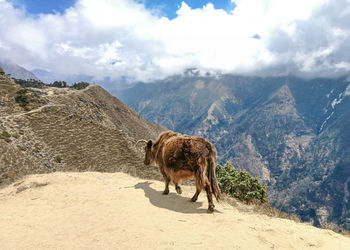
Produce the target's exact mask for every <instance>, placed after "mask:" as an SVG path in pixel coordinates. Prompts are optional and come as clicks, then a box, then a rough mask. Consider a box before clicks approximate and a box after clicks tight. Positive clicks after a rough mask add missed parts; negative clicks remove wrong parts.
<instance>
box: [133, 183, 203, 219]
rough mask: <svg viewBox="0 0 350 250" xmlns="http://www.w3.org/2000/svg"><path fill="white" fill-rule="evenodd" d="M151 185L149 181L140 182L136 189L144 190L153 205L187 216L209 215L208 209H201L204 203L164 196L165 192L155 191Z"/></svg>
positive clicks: (170, 194) (186, 198)
mask: <svg viewBox="0 0 350 250" xmlns="http://www.w3.org/2000/svg"><path fill="white" fill-rule="evenodd" d="M151 184H152V182H149V181H145V182H140V183H138V184H136V185H135V189H143V191H144V192H145V196H146V197H147V198H148V199H149V201H150V202H151V204H152V205H154V206H156V207H159V208H165V209H169V210H172V211H175V212H179V213H185V214H194V213H200V214H201V213H207V209H206V208H200V207H201V206H202V205H203V202H198V201H197V202H191V200H190V198H189V197H183V196H181V195H178V194H176V193H169V194H168V195H163V191H157V190H155V189H153V188H152V187H151Z"/></svg>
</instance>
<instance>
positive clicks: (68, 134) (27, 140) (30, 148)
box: [0, 75, 164, 184]
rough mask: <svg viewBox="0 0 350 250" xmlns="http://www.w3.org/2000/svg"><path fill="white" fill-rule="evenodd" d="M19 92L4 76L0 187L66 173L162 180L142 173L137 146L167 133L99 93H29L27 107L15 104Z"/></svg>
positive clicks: (0, 82) (151, 171) (97, 90)
mask: <svg viewBox="0 0 350 250" xmlns="http://www.w3.org/2000/svg"><path fill="white" fill-rule="evenodd" d="M21 89H22V88H21V87H19V86H18V85H16V84H15V83H14V82H13V81H12V80H10V79H9V78H8V77H7V76H5V75H0V114H1V116H0V150H1V154H0V155H1V156H0V184H5V183H9V182H11V181H13V180H15V179H17V178H19V177H21V176H23V175H25V174H30V173H47V172H54V171H67V170H74V171H87V170H90V171H91V170H94V171H107V172H115V171H120V170H124V171H126V172H129V173H132V174H136V173H138V174H139V175H141V176H144V177H151V176H152V177H153V176H158V171H157V170H156V169H155V168H148V169H146V170H145V171H144V166H143V155H142V151H141V150H140V149H138V148H136V147H135V142H136V140H138V139H141V138H144V139H150V138H153V139H154V138H156V137H157V136H158V134H159V133H160V132H161V131H163V130H164V128H163V127H160V126H158V125H155V124H153V123H150V122H147V121H145V120H144V119H143V118H142V117H141V116H140V115H139V114H137V113H136V112H134V111H133V110H131V109H130V108H128V107H127V106H126V105H124V104H123V103H122V102H120V101H119V100H118V99H116V98H115V97H113V96H111V95H110V94H108V92H106V91H105V90H104V89H102V88H101V87H99V86H96V85H90V86H89V87H87V88H86V89H84V90H74V89H67V88H66V89H59V88H45V89H28V90H26V91H27V92H26V93H25V94H24V95H25V96H27V97H28V99H29V103H28V104H27V105H26V106H25V107H21V106H20V105H19V103H16V101H15V97H16V96H18V91H19V90H21ZM22 90H23V89H22ZM22 97H23V94H22ZM22 104H23V103H22Z"/></svg>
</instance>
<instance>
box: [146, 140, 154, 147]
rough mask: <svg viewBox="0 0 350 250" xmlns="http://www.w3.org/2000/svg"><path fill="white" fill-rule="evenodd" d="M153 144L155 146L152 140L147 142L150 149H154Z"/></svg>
mask: <svg viewBox="0 0 350 250" xmlns="http://www.w3.org/2000/svg"><path fill="white" fill-rule="evenodd" d="M152 144H153V142H152V140H149V141H148V142H147V147H148V148H151V147H152Z"/></svg>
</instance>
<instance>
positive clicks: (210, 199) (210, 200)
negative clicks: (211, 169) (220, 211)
mask: <svg viewBox="0 0 350 250" xmlns="http://www.w3.org/2000/svg"><path fill="white" fill-rule="evenodd" d="M205 191H206V192H207V198H208V203H209V205H208V210H207V212H208V213H212V212H214V207H215V206H214V203H213V191H212V189H211V186H210V182H209V181H206V184H205Z"/></svg>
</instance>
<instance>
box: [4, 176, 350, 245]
mask: <svg viewBox="0 0 350 250" xmlns="http://www.w3.org/2000/svg"><path fill="white" fill-rule="evenodd" d="M163 188H164V184H163V183H162V182H159V181H149V180H143V179H139V178H135V177H130V176H129V175H127V174H124V173H96V172H94V173H92V172H88V173H53V174H45V175H33V176H28V177H26V178H25V179H24V180H22V181H19V182H16V183H14V184H12V185H10V186H8V187H7V188H4V189H0V211H1V217H0V242H1V249H339V250H341V249H349V246H350V238H347V237H345V236H342V235H339V234H336V233H334V232H332V231H329V230H322V229H318V228H315V227H313V226H311V225H308V224H302V223H296V222H294V221H290V220H286V219H278V218H271V217H268V216H266V215H258V214H254V213H251V212H242V211H240V210H239V209H238V207H237V206H239V205H238V204H237V205H236V206H233V207H232V206H230V205H228V204H226V203H222V204H216V211H215V212H214V214H207V213H206V208H207V201H206V195H205V194H204V193H202V194H201V195H200V196H199V200H198V202H196V203H193V202H189V199H190V197H191V196H192V194H193V193H194V191H195V190H194V187H188V186H184V187H183V194H182V195H181V196H180V195H177V194H176V193H175V192H174V188H173V187H171V193H170V194H169V195H168V196H164V195H162V191H163Z"/></svg>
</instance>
